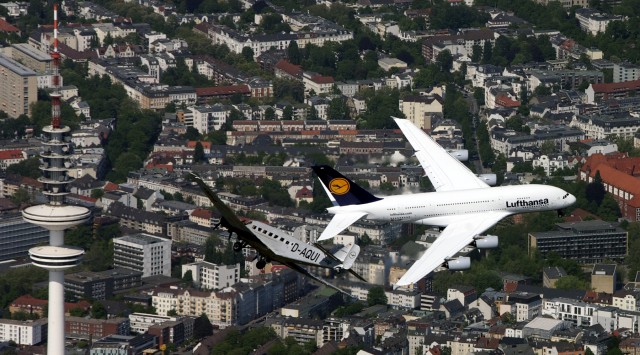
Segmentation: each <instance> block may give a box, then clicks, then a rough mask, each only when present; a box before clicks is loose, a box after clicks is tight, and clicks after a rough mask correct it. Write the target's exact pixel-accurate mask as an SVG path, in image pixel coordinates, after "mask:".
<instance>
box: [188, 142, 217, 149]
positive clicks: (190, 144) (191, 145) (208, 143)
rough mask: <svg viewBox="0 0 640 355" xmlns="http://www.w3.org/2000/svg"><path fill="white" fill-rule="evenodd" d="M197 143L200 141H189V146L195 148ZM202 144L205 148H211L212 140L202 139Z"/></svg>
mask: <svg viewBox="0 0 640 355" xmlns="http://www.w3.org/2000/svg"><path fill="white" fill-rule="evenodd" d="M197 143H198V141H187V148H195V147H196V144H197ZM200 144H202V148H204V149H211V142H207V141H200Z"/></svg>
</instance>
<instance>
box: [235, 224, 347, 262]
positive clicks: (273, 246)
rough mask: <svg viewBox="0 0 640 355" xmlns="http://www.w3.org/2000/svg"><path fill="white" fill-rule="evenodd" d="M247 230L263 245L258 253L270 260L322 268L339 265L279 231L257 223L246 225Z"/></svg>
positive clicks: (307, 245)
mask: <svg viewBox="0 0 640 355" xmlns="http://www.w3.org/2000/svg"><path fill="white" fill-rule="evenodd" d="M247 228H249V230H251V232H252V233H253V234H254V235H255V236H256V237H257V238H258V240H260V242H261V243H262V244H263V245H264V248H263V249H262V250H259V252H260V253H261V254H262V255H264V256H268V257H269V258H270V259H273V260H276V261H278V259H279V258H283V259H287V260H292V261H295V262H297V263H301V264H307V265H317V266H323V267H334V266H336V265H338V264H339V263H337V262H336V261H335V260H333V259H332V258H329V257H327V255H326V253H325V252H324V251H323V250H321V249H319V248H316V247H315V246H313V245H310V244H307V243H305V242H303V241H301V240H299V239H297V238H295V237H293V236H291V235H290V234H289V233H287V232H285V231H283V230H281V229H278V228H275V227H272V226H270V225H268V224H265V223H262V222H258V221H252V222H251V223H249V224H247ZM258 248H259V247H258Z"/></svg>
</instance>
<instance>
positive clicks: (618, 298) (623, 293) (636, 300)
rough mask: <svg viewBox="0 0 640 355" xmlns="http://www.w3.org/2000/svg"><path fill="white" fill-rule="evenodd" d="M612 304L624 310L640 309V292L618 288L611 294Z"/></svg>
mask: <svg viewBox="0 0 640 355" xmlns="http://www.w3.org/2000/svg"><path fill="white" fill-rule="evenodd" d="M612 301H613V306H614V307H617V308H620V309H621V310H625V311H636V312H637V311H640V292H638V291H635V290H631V291H630V290H618V291H616V293H614V294H613V299H612Z"/></svg>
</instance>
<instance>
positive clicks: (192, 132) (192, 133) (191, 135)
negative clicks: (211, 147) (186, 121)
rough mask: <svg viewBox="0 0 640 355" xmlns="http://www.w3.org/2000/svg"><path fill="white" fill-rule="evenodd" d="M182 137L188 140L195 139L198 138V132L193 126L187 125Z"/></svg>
mask: <svg viewBox="0 0 640 355" xmlns="http://www.w3.org/2000/svg"><path fill="white" fill-rule="evenodd" d="M182 138H184V139H186V140H188V141H197V140H200V132H199V131H198V130H197V129H195V128H194V127H191V126H189V127H187V130H186V132H185V133H184V134H183V135H182Z"/></svg>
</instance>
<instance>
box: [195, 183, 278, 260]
mask: <svg viewBox="0 0 640 355" xmlns="http://www.w3.org/2000/svg"><path fill="white" fill-rule="evenodd" d="M190 175H191V178H192V179H193V181H195V182H196V184H198V186H200V188H201V189H202V191H203V192H204V193H205V195H207V197H208V198H209V200H211V203H213V205H214V206H215V207H216V209H217V210H218V211H219V212H220V214H221V215H222V219H223V220H224V222H226V223H223V224H222V226H223V227H226V228H227V229H229V231H230V232H231V231H233V232H235V233H236V234H237V235H238V238H240V239H242V240H244V241H245V242H247V243H249V245H251V246H252V247H254V248H256V249H260V250H261V251H264V250H265V248H264V245H263V243H262V242H260V241H259V240H258V238H256V236H255V235H254V234H253V233H252V232H251V231H250V230H249V228H247V226H246V225H245V224H244V223H242V221H241V220H240V219H239V218H238V216H236V214H235V213H234V212H233V211H232V210H231V208H229V206H227V205H226V204H225V203H224V202H222V200H221V199H220V198H219V197H218V195H216V194H215V193H214V192H213V191H212V190H211V188H210V187H209V186H208V185H207V184H206V183H205V182H204V180H202V178H201V177H200V176H198V175H196V174H194V173H190ZM266 250H268V249H266Z"/></svg>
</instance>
